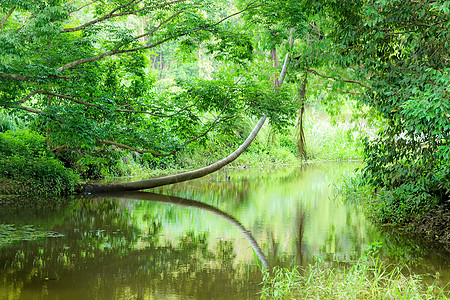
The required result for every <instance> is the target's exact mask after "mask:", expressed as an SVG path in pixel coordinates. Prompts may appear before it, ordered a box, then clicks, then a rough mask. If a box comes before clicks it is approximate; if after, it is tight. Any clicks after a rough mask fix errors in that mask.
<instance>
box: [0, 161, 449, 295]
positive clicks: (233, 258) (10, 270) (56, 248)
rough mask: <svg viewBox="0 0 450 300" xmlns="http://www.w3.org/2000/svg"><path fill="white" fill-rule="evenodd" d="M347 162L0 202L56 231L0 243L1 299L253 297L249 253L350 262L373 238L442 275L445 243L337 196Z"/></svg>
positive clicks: (8, 220)
mask: <svg viewBox="0 0 450 300" xmlns="http://www.w3.org/2000/svg"><path fill="white" fill-rule="evenodd" d="M355 167H356V166H355V165H352V164H324V165H320V166H317V165H316V166H303V167H301V168H283V169H274V168H271V169H249V170H232V169H228V170H227V173H226V174H225V172H222V173H221V172H219V173H218V174H214V175H213V176H209V177H207V178H205V179H202V180H196V181H193V182H186V183H182V184H177V185H174V186H172V187H164V188H158V189H155V191H154V192H156V193H158V194H162V195H155V194H152V193H145V192H137V193H131V192H130V193H126V194H122V195H103V196H102V197H97V198H79V199H72V200H68V201H60V200H61V199H53V200H46V201H44V204H45V205H42V206H40V205H36V202H35V200H34V199H29V203H31V204H32V205H25V206H23V205H18V204H17V205H15V204H14V205H13V204H11V205H9V206H7V205H2V206H1V208H0V223H3V224H17V225H29V224H33V225H34V226H36V227H37V228H41V229H42V230H44V231H45V230H52V231H55V232H60V233H63V234H64V237H63V238H47V239H41V240H38V241H18V242H15V243H12V244H8V245H0V299H61V298H66V299H67V300H70V299H258V298H259V296H258V290H259V286H258V284H259V282H260V281H261V272H260V266H258V265H257V262H256V259H255V254H256V256H258V257H259V259H260V260H261V261H262V263H260V265H261V264H269V263H270V265H271V266H273V265H280V266H290V265H294V264H297V265H307V264H308V263H310V262H312V261H313V260H314V258H315V257H318V256H319V257H322V258H323V260H325V261H330V262H333V261H335V260H339V261H350V262H351V261H352V260H355V259H357V258H359V257H360V256H361V254H362V253H363V251H364V249H365V247H366V245H367V244H368V243H370V242H374V241H380V242H382V244H383V245H384V246H383V248H382V249H381V250H380V251H381V254H382V255H385V256H388V257H395V259H396V260H406V261H408V260H409V262H414V263H416V264H417V265H420V264H422V265H423V266H427V268H425V267H424V269H423V271H424V272H429V270H430V269H432V272H434V274H435V273H437V272H439V273H440V274H441V276H442V277H441V278H447V279H448V278H450V276H449V273H450V272H449V262H450V255H448V253H446V252H443V251H442V249H441V250H439V249H436V248H432V247H431V246H430V245H427V244H420V243H418V242H417V240H415V239H405V238H401V237H399V235H398V234H394V233H391V232H386V231H384V232H383V231H379V230H376V229H375V228H373V227H372V226H371V225H370V223H368V222H367V221H366V219H365V218H364V216H363V214H362V213H361V212H359V211H357V210H356V209H355V208H354V207H351V206H346V205H344V204H343V203H342V202H340V201H335V200H333V199H334V193H333V186H332V183H334V182H336V181H338V180H339V178H342V176H346V175H348V174H351V173H352V172H353V170H354V168H355ZM225 175H227V176H229V177H230V180H228V181H225V180H223V179H224V176H225ZM167 195H170V196H167ZM119 198H120V199H119ZM190 199H192V200H190ZM149 200H150V201H149ZM194 200H195V201H194ZM52 201H53V202H52ZM41 202H42V201H41ZM11 203H15V202H14V201H12V202H11ZM250 233H251V234H250ZM0 234H1V232H0ZM264 254H265V256H264ZM446 274H447V275H446Z"/></svg>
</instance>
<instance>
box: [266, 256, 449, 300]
mask: <svg viewBox="0 0 450 300" xmlns="http://www.w3.org/2000/svg"><path fill="white" fill-rule="evenodd" d="M264 274H265V275H264V279H263V283H262V290H261V299H346V300H347V299H369V300H371V299H373V300H380V299H448V296H449V293H448V292H446V291H445V289H444V288H442V287H440V286H439V284H438V283H434V282H433V283H426V282H425V281H424V279H423V277H422V276H419V275H414V274H412V273H411V271H410V270H409V268H408V267H407V266H406V265H395V264H389V263H386V262H384V261H382V260H381V259H379V258H376V257H375V258H374V257H370V256H363V257H362V258H361V259H360V260H358V261H357V262H356V263H355V264H341V265H339V264H338V265H337V266H333V267H328V266H326V265H325V264H324V263H323V262H316V263H315V264H311V265H309V266H308V267H307V268H299V267H295V268H292V269H283V268H274V269H273V270H271V271H264Z"/></svg>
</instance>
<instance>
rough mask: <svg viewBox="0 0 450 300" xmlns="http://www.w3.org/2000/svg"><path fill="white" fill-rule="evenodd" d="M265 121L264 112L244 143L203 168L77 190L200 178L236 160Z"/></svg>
mask: <svg viewBox="0 0 450 300" xmlns="http://www.w3.org/2000/svg"><path fill="white" fill-rule="evenodd" d="M265 121H266V115H265V114H264V116H263V117H261V119H260V120H259V121H258V123H257V124H256V126H255V128H254V129H253V131H252V132H251V133H250V135H249V136H248V138H247V139H246V140H245V141H244V143H243V144H242V145H241V146H240V147H239V148H238V149H236V150H235V151H234V152H233V153H231V154H230V155H229V156H227V157H225V158H224V159H222V160H219V161H218V162H215V163H213V164H212V165H209V166H207V167H204V168H200V169H197V170H193V171H189V172H185V173H180V174H175V175H170V176H164V177H158V178H152V179H148V180H141V181H133V182H125V183H111V184H87V185H84V186H81V187H80V189H79V192H82V193H86V194H93V193H110V192H126V191H137V190H144V189H151V188H155V187H158V186H164V185H169V184H173V183H178V182H183V181H188V180H192V179H196V178H200V177H203V176H206V175H208V174H211V173H214V172H216V171H218V170H220V169H221V168H222V167H224V166H226V165H228V164H229V163H231V162H233V161H234V160H236V158H238V157H239V155H241V154H242V153H243V152H244V151H245V149H247V148H248V146H250V144H251V143H252V141H253V140H254V139H255V138H256V136H257V135H258V132H259V130H260V129H261V127H262V126H263V124H264V122H265Z"/></svg>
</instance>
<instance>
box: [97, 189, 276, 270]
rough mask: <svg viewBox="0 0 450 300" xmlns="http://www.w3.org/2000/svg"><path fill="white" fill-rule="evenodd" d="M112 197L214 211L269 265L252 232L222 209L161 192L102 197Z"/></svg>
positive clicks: (264, 264) (118, 194) (263, 263)
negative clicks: (235, 228) (239, 233)
mask: <svg viewBox="0 0 450 300" xmlns="http://www.w3.org/2000/svg"><path fill="white" fill-rule="evenodd" d="M105 196H107V197H110V198H120V199H135V200H146V201H153V202H161V203H169V204H174V205H179V206H184V207H195V208H200V209H203V210H205V211H209V212H212V213H213V214H215V215H217V216H219V217H222V218H224V219H225V220H227V221H228V222H230V223H231V224H232V225H234V226H236V227H237V228H238V230H239V231H240V232H241V233H242V234H243V235H244V236H245V238H246V239H247V240H248V241H249V243H250V245H251V247H252V249H253V251H254V252H255V254H256V256H257V257H258V259H259V260H260V262H261V264H262V265H263V266H264V267H265V268H268V267H269V263H268V262H267V259H266V256H265V255H264V253H263V252H262V250H261V248H260V247H259V245H258V243H257V242H256V240H255V238H254V237H253V236H252V234H251V233H250V232H249V231H247V230H246V229H245V228H244V226H242V224H241V223H240V222H239V221H238V220H236V219H235V218H233V217H232V216H231V215H229V214H227V213H225V212H223V211H221V210H220V209H218V208H216V207H214V206H211V205H208V204H205V203H202V202H199V201H195V200H189V199H185V198H181V197H175V196H168V195H161V194H155V193H149V192H126V193H113V194H108V195H102V197H105Z"/></svg>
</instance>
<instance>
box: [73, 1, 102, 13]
mask: <svg viewBox="0 0 450 300" xmlns="http://www.w3.org/2000/svg"><path fill="white" fill-rule="evenodd" d="M98 1H99V0H94V1H91V2H89V3H87V4H85V5H82V6H80V7H78V8H77V9H74V10H71V11H70V14H72V13H74V12H77V11H80V10H82V9H83V8H85V7H88V6H89V5H92V4H94V3H95V2H98Z"/></svg>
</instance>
